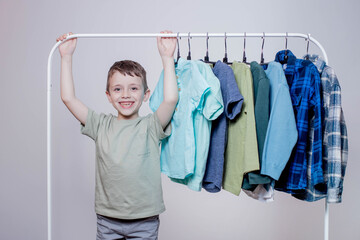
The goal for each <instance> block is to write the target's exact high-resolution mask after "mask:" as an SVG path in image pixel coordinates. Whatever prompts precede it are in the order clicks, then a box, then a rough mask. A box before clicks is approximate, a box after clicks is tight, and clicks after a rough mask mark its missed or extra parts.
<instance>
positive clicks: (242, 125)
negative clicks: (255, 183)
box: [223, 62, 260, 195]
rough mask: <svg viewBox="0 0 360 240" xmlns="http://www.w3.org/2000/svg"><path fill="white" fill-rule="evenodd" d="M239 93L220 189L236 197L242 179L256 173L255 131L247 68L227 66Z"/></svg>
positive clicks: (251, 89)
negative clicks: (242, 97)
mask: <svg viewBox="0 0 360 240" xmlns="http://www.w3.org/2000/svg"><path fill="white" fill-rule="evenodd" d="M231 68H232V69H233V71H234V75H235V80H236V83H237V85H238V87H239V91H240V93H241V94H242V95H243V96H244V102H243V105H242V110H241V113H240V114H239V115H240V116H238V117H237V118H235V119H234V120H231V121H229V128H228V143H227V147H226V151H225V167H224V180H223V188H224V190H226V191H229V192H231V193H233V194H235V195H239V194H240V191H241V186H242V182H243V175H244V174H245V173H247V172H250V171H255V170H259V169H260V166H259V154H258V144H257V138H256V128H255V114H254V90H253V79H252V75H251V71H250V67H249V66H247V65H246V64H244V63H238V62H234V63H233V64H232V66H231Z"/></svg>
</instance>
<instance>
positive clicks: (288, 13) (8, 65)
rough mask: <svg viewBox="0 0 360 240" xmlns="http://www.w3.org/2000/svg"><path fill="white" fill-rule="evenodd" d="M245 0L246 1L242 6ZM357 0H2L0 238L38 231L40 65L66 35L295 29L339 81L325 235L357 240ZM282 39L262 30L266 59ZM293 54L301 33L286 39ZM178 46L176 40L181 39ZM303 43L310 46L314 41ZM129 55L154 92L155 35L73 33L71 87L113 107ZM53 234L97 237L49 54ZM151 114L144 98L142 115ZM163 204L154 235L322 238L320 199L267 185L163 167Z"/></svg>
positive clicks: (97, 106)
mask: <svg viewBox="0 0 360 240" xmlns="http://www.w3.org/2000/svg"><path fill="white" fill-rule="evenodd" d="M252 2H254V3H252ZM359 10H360V2H359V1H356V0H351V1H346V2H345V1H335V0H333V1H324V0H321V1H309V0H307V1H280V0H276V1H266V0H258V1H236V0H232V1H205V0H199V1H188V0H182V1H164V0H153V1H140V0H134V1H121V0H117V1H115V0H107V1H85V0H79V1H70V0H62V1H45V0H43V1H41V0H36V1H35V0H34V1H26V0H13V1H10V0H7V1H6V0H0V33H1V41H0V79H1V84H2V86H1V94H0V105H1V109H2V114H1V118H0V130H1V134H0V146H1V150H0V239H4V240H22V239H30V240H45V239H47V235H46V231H47V219H46V64H47V58H48V54H49V52H50V49H51V48H52V46H53V45H54V44H55V39H56V37H57V36H58V35H59V34H61V33H64V32H68V31H73V32H76V33H117V32H139V33H140V32H149V33H152V32H159V31H161V30H163V29H171V30H173V31H175V32H177V31H179V32H244V31H246V32H300V33H311V35H312V36H313V37H315V38H316V39H317V40H318V41H320V43H322V44H323V46H324V48H325V49H326V51H327V54H328V57H329V63H330V64H329V65H331V66H332V67H333V68H334V69H335V70H336V72H337V75H338V77H339V80H340V83H341V86H342V100H343V109H344V112H345V118H346V122H347V126H348V132H349V163H348V168H347V172H346V177H345V183H344V194H343V203H341V204H335V205H331V206H330V228H331V229H330V239H333V240H334V239H344V240H345V239H349V240H353V239H360V229H359V222H360V217H359V216H360V207H359V205H358V199H359V197H360V188H359V182H360V176H359V174H357V173H358V172H359V169H360V163H359V161H357V158H358V157H357V156H358V155H359V148H358V146H359V142H360V140H359V138H358V137H357V136H358V135H359V134H360V131H359V121H358V117H359V112H358V104H359V102H360V101H359V94H358V88H359V87H360V81H359V80H358V79H357V78H358V73H357V72H358V68H359V65H360V62H359V54H360V51H359V50H360V48H359V46H358V45H357V44H358V41H359V39H360V34H359V27H358V24H359V22H360V16H359V14H358V12H359ZM284 42H285V41H284V39H267V40H266V42H265V50H264V53H265V61H271V60H273V58H274V56H275V53H276V52H277V51H278V50H281V49H282V48H283V47H284ZM260 46H261V40H260V39H248V41H247V50H248V51H247V54H248V59H249V60H257V61H258V60H259V58H260ZM288 47H289V48H290V49H292V50H294V51H293V52H294V53H295V55H297V56H299V57H301V56H302V55H303V54H304V53H305V41H303V40H294V39H289V42H288ZM181 50H182V56H186V55H187V52H186V51H187V42H186V39H183V40H182V41H181ZM192 51H193V59H197V58H203V56H204V55H205V39H202V38H201V39H193V40H192ZM223 51H224V45H223V39H210V57H211V59H212V60H217V59H220V58H222V57H223ZM228 51H229V59H230V61H232V60H241V58H242V39H234V38H233V39H229V40H228ZM310 52H319V50H318V49H317V48H316V46H315V45H311V46H310ZM120 59H133V60H135V61H138V62H140V63H141V64H142V65H143V66H144V67H145V68H146V69H147V71H148V79H149V86H150V88H151V89H154V87H155V84H156V81H157V79H158V76H159V73H160V71H161V62H160V58H159V56H158V53H157V49H156V41H155V39H128V40H126V39H111V40H110V39H79V41H78V47H77V50H76V53H75V57H74V78H75V82H76V89H77V95H78V96H79V98H81V99H82V100H83V101H84V102H85V103H86V104H87V105H88V106H89V107H91V108H92V109H94V110H96V111H103V112H106V113H108V112H113V110H112V107H111V105H110V104H108V103H107V100H106V97H105V94H104V91H105V90H104V89H105V79H106V73H107V70H108V68H109V66H110V65H111V64H112V63H113V62H114V61H116V60H120ZM53 82H54V86H53V109H54V114H53V132H54V135H53V161H54V164H53V167H54V175H53V191H54V203H53V204H54V209H53V223H54V224H53V233H54V235H53V239H54V240H64V239H66V240H73V239H76V240H83V239H95V232H96V223H95V213H94V209H93V204H94V152H95V149H94V144H93V142H92V141H91V140H90V139H89V138H87V137H85V136H82V135H81V134H80V130H79V123H78V122H77V121H76V120H75V119H74V118H73V117H72V115H71V114H70V113H69V112H68V111H67V109H66V108H65V106H64V105H63V104H62V102H61V101H60V97H59V84H58V82H59V55H58V54H55V56H54V67H53ZM148 112H150V110H149V108H148V106H144V107H143V109H142V111H141V113H142V114H146V113H148ZM163 191H164V199H165V203H166V206H167V211H166V212H165V213H164V214H162V215H161V227H160V239H161V240H168V239H171V240H178V239H189V240H194V239H196V240H198V239H209V240H214V239H251V240H253V239H254V240H257V239H259V240H260V239H276V240H287V239H292V240H303V239H307V240H312V239H317V240H318V239H322V238H323V214H324V205H325V204H324V201H319V202H315V203H307V202H302V201H300V200H297V199H295V198H292V197H291V196H289V195H287V194H284V193H281V192H276V193H277V194H276V196H275V202H273V203H269V204H264V203H260V202H257V201H255V200H253V199H250V198H249V197H247V196H246V195H245V194H241V195H240V197H237V196H234V195H232V194H230V193H228V192H226V191H222V192H221V193H218V194H210V193H207V192H206V191H204V190H203V191H202V192H200V193H197V192H192V191H191V190H189V189H187V188H186V187H184V186H182V185H178V184H175V183H172V182H170V181H169V180H168V179H167V178H166V177H165V176H163Z"/></svg>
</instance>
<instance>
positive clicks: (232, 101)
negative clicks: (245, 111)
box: [224, 67, 244, 120]
mask: <svg viewBox="0 0 360 240" xmlns="http://www.w3.org/2000/svg"><path fill="white" fill-rule="evenodd" d="M226 87H227V90H226V91H227V95H228V97H227V99H228V101H227V102H225V103H224V104H225V105H226V107H225V109H224V111H225V114H226V117H227V118H229V119H230V120H233V119H234V118H235V117H236V116H237V115H238V114H239V113H240V112H241V108H242V104H243V102H244V97H243V96H242V95H241V93H240V91H239V87H238V86H237V83H236V80H235V76H234V72H233V71H232V69H231V68H230V67H229V71H228V72H227V82H226Z"/></svg>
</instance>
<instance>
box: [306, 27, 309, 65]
mask: <svg viewBox="0 0 360 240" xmlns="http://www.w3.org/2000/svg"><path fill="white" fill-rule="evenodd" d="M307 36H308V37H307V39H306V41H307V43H306V59H307V60H309V45H310V33H308V34H307Z"/></svg>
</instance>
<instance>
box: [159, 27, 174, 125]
mask: <svg viewBox="0 0 360 240" xmlns="http://www.w3.org/2000/svg"><path fill="white" fill-rule="evenodd" d="M161 33H172V32H171V31H163V32H161ZM157 45H158V49H159V53H160V56H161V60H162V64H163V68H164V93H163V94H164V98H163V101H162V103H161V104H160V106H159V108H158V109H157V110H156V112H155V114H157V117H158V118H159V120H160V123H161V126H162V127H163V128H165V127H166V126H167V125H168V124H169V122H170V120H171V117H172V115H173V113H174V109H175V106H176V104H177V101H178V98H179V93H178V86H177V80H176V76H175V64H174V52H175V48H176V38H175V37H171V38H169V37H158V38H157Z"/></svg>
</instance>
